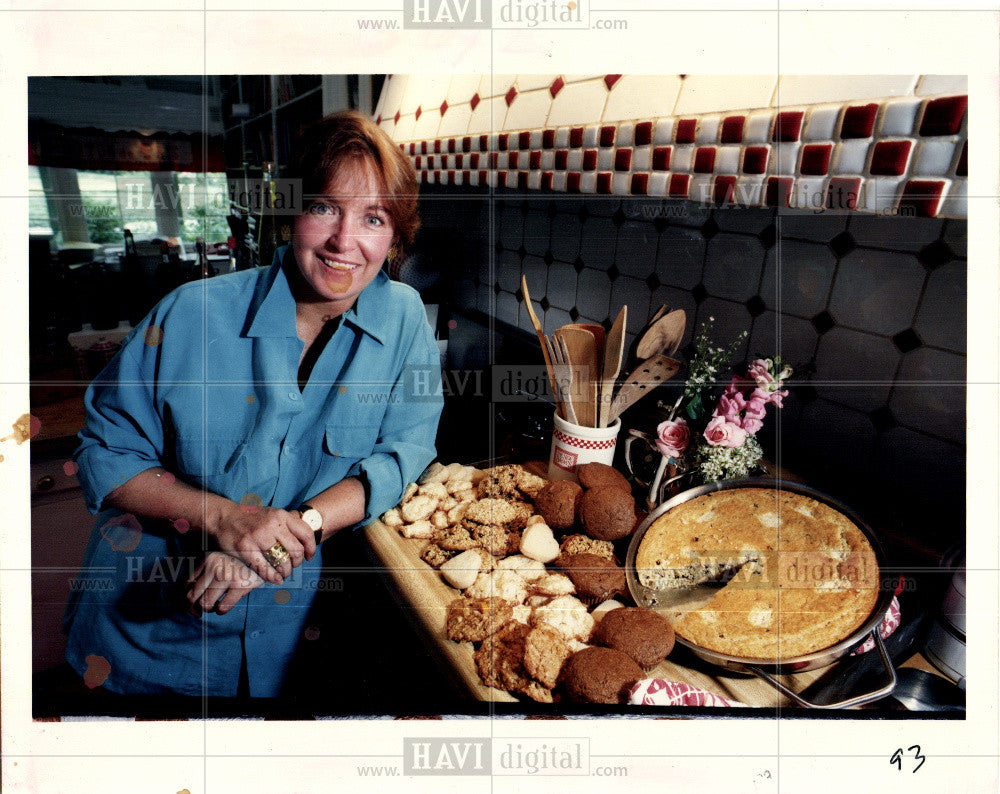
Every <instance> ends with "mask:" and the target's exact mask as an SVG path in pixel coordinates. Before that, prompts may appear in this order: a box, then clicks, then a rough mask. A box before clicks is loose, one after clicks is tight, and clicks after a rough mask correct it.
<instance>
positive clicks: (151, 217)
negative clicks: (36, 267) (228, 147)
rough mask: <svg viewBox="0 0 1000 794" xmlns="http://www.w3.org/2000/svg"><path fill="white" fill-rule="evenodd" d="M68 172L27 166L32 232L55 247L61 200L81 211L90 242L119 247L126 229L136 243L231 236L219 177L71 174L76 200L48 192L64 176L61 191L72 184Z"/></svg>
mask: <svg viewBox="0 0 1000 794" xmlns="http://www.w3.org/2000/svg"><path fill="white" fill-rule="evenodd" d="M55 172H63V173H61V174H60V173H55ZM72 173H73V171H72V169H55V168H47V169H42V168H38V167H37V166H29V174H28V185H29V194H28V213H29V225H30V227H31V231H32V232H35V233H44V234H52V235H53V236H54V237H55V238H56V240H55V241H56V243H57V244H59V243H61V242H62V235H61V234H60V232H61V229H60V223H59V202H60V201H62V202H65V211H66V212H68V213H71V214H76V215H77V216H78V215H79V214H80V212H81V211H82V212H83V214H84V217H85V218H86V224H87V236H88V238H89V240H90V242H92V243H99V244H121V243H123V242H124V234H123V232H124V230H125V229H129V230H131V232H132V234H133V235H134V236H135V238H136V239H138V240H141V239H149V238H152V237H179V238H180V239H181V240H183V241H184V242H185V243H191V244H193V243H194V242H195V239H196V238H198V237H204V238H205V240H206V241H207V242H209V243H213V242H222V241H225V240H226V239H227V238H228V237H229V235H230V231H229V224H228V223H227V222H226V215H228V213H229V197H228V193H227V191H226V175H225V174H224V173H191V172H162V171H76V172H75V174H76V182H77V183H78V184H79V196H80V199H79V201H78V200H76V197H75V195H72V191H66V190H65V187H64V189H63V191H62V193H58V192H57V190H56V189H55V188H54V187H53V184H54V183H55V181H56V180H55V179H54V178H53V177H64V178H63V179H59V180H58V182H59V184H61V185H63V186H65V185H66V183H67V181H69V182H70V183H72V180H66V179H65V177H66V176H68V175H71V174H72ZM81 207H82V210H81Z"/></svg>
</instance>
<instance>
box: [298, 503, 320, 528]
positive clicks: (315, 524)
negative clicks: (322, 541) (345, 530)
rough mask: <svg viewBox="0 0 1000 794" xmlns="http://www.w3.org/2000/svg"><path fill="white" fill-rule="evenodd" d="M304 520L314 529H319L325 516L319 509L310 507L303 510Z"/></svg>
mask: <svg viewBox="0 0 1000 794" xmlns="http://www.w3.org/2000/svg"><path fill="white" fill-rule="evenodd" d="M302 520H303V521H305V522H306V523H307V524H308V525H309V528H310V529H312V530H314V531H315V530H317V529H320V528H322V526H323V516H322V515H321V514H320V512H319V510H317V509H316V508H314V507H310V508H309V509H308V510H305V511H303V513H302Z"/></svg>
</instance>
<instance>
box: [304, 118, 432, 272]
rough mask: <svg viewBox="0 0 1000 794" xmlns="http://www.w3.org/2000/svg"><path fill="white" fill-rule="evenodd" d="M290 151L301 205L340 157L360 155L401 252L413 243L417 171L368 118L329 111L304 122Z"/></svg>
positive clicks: (416, 224) (417, 218)
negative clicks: (299, 182) (375, 182)
mask: <svg viewBox="0 0 1000 794" xmlns="http://www.w3.org/2000/svg"><path fill="white" fill-rule="evenodd" d="M296 150H297V152H298V154H297V156H296V158H295V161H294V162H293V163H292V166H291V168H290V169H289V173H288V176H289V177H290V178H293V179H301V180H302V192H303V199H304V201H305V206H306V207H308V206H309V203H310V201H311V200H312V199H313V198H315V197H316V196H318V195H320V194H321V193H322V192H323V190H324V188H325V187H326V185H327V184H329V182H330V178H331V177H332V176H333V174H334V172H335V171H336V170H337V168H339V167H340V165H341V164H342V163H343V161H344V159H345V158H354V157H363V158H364V159H365V160H367V161H368V163H369V164H370V165H371V166H372V171H373V174H374V176H375V178H376V179H377V180H378V182H379V192H380V194H381V196H380V198H381V199H382V201H383V202H384V204H385V209H386V212H387V213H388V214H389V217H390V218H391V219H392V225H393V229H394V230H395V232H396V237H397V244H398V246H399V247H400V248H401V249H403V251H406V250H407V249H409V248H410V247H411V246H412V245H413V241H414V239H415V238H416V235H417V229H419V228H420V216H419V215H418V212H417V195H418V192H419V187H418V183H417V172H416V171H414V170H413V164H412V163H411V162H410V158H409V157H407V156H406V155H405V154H403V152H402V151H401V150H400V148H399V146H398V145H396V144H395V143H393V141H392V139H391V138H390V137H389V136H388V135H386V133H385V132H384V131H383V130H382V129H381V128H380V127H379V126H378V125H377V124H376V123H375V122H374V121H372V120H371V119H369V118H367V117H366V116H363V115H362V114H361V113H358V112H357V111H356V110H342V111H340V112H338V113H333V114H331V115H329V116H327V117H325V118H323V119H320V120H319V121H317V122H315V123H313V124H311V125H309V126H308V127H307V128H306V129H305V130H304V131H303V133H302V135H301V136H300V137H299V140H298V142H297V143H296ZM401 253H402V252H401Z"/></svg>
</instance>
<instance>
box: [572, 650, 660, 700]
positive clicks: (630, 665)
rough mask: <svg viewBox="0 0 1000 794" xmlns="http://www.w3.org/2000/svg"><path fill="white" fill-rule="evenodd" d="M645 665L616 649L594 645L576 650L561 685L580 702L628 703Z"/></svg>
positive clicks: (573, 698)
mask: <svg viewBox="0 0 1000 794" xmlns="http://www.w3.org/2000/svg"><path fill="white" fill-rule="evenodd" d="M643 675H644V673H643V671H642V668H641V667H639V665H637V664H636V663H635V662H634V661H633V660H632V659H631V658H630V657H628V656H627V655H625V654H624V653H622V652H621V651H616V650H614V649H613V648H599V647H591V648H584V649H583V650H582V651H578V652H577V653H574V654H573V655H572V656H571V657H569V659H568V660H567V662H566V664H564V665H563V668H562V672H561V673H560V676H559V684H560V686H561V687H562V688H563V690H564V691H565V693H566V696H567V697H568V698H569V699H570V700H574V701H577V702H580V703H624V702H625V701H626V700H627V699H628V692H629V690H630V689H631V688H632V685H633V684H634V683H635V682H636V681H638V680H639V679H641V678H642V677H643Z"/></svg>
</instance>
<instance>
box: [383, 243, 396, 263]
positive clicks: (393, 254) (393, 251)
mask: <svg viewBox="0 0 1000 794" xmlns="http://www.w3.org/2000/svg"><path fill="white" fill-rule="evenodd" d="M397 256H399V248H398V247H397V246H396V244H395V243H393V244H392V245H391V246H389V250H388V251H387V252H386V255H385V258H386V261H388V262H392V261H393V260H394V259H395V258H396V257H397Z"/></svg>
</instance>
